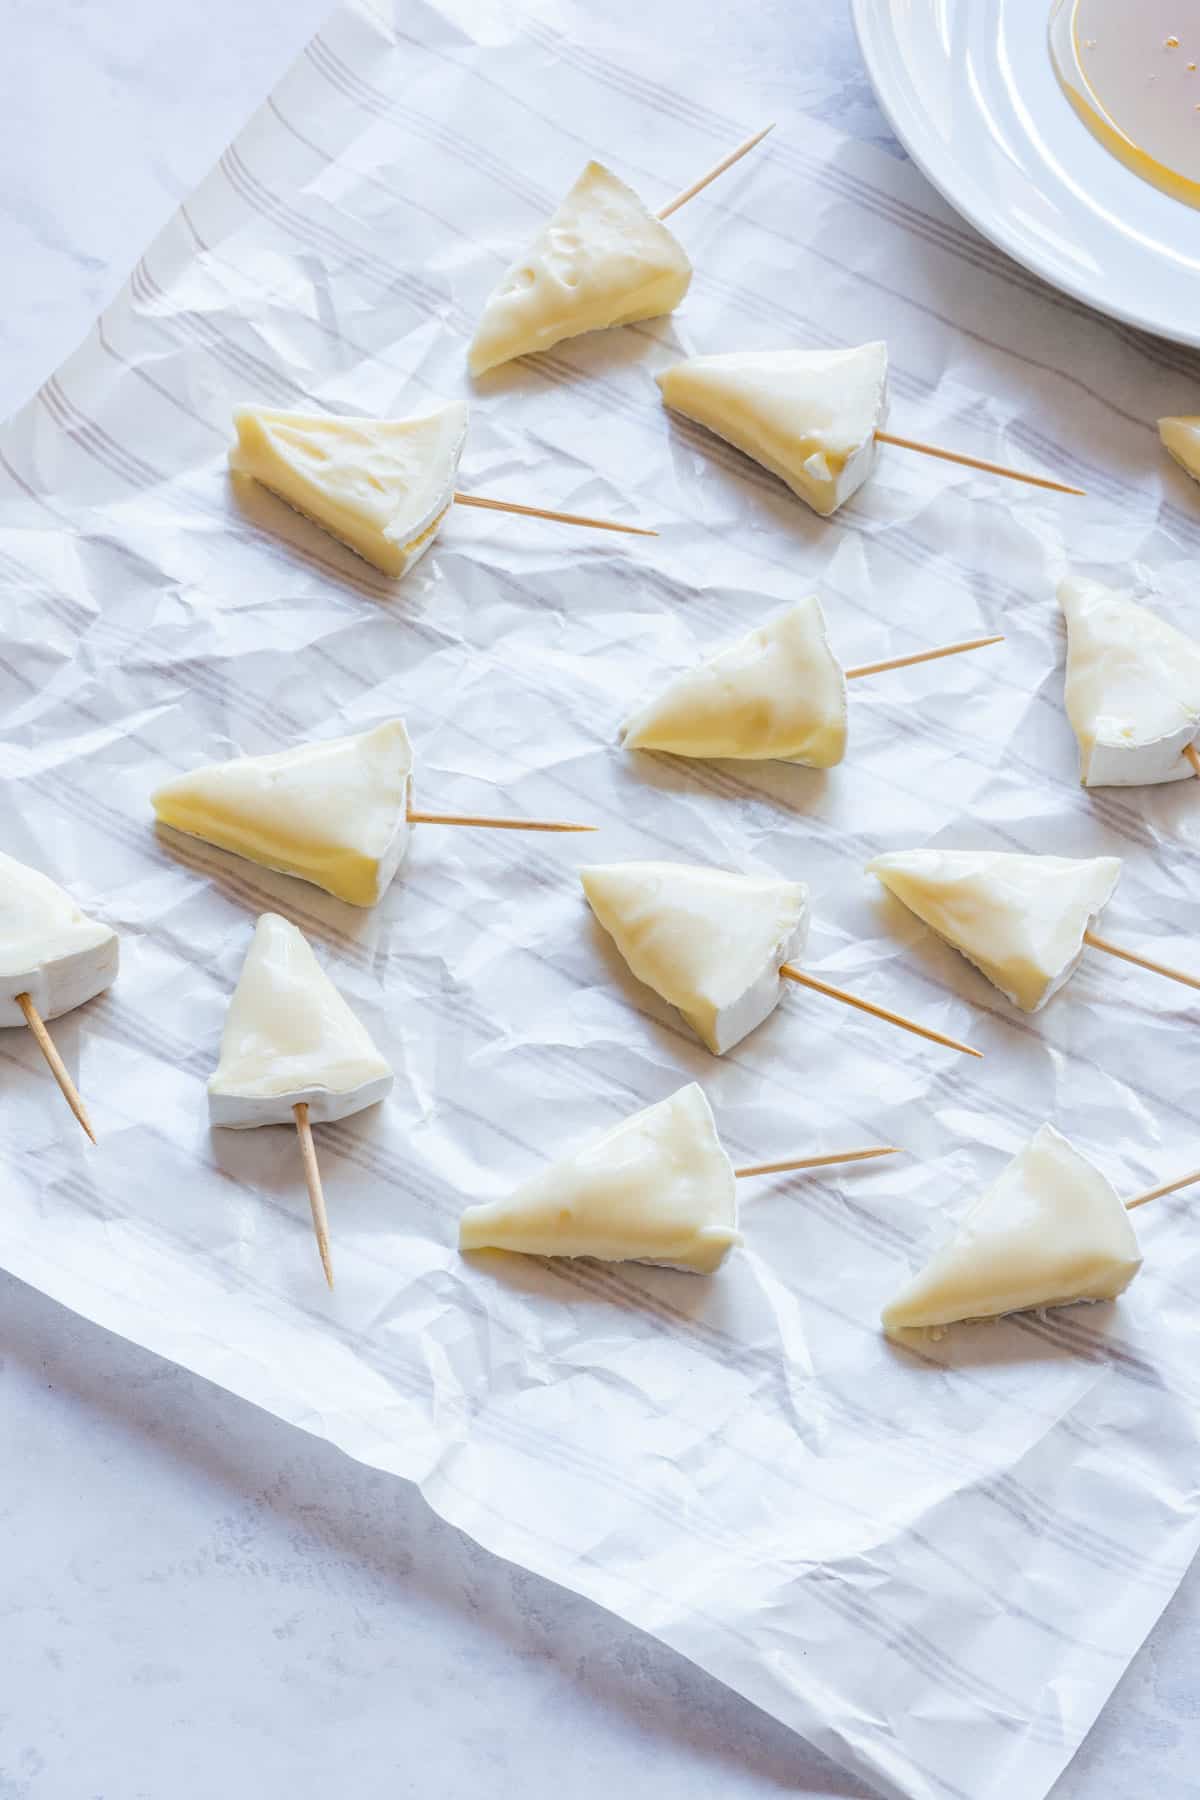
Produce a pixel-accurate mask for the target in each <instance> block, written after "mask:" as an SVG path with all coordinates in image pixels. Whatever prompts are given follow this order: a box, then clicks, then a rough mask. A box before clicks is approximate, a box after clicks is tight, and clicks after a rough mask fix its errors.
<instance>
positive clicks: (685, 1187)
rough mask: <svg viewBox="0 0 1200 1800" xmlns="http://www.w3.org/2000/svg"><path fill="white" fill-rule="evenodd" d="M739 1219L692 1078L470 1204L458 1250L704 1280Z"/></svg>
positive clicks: (727, 1167) (727, 1170)
mask: <svg viewBox="0 0 1200 1800" xmlns="http://www.w3.org/2000/svg"><path fill="white" fill-rule="evenodd" d="M737 1220H738V1209H737V1194H736V1183H735V1180H734V1172H733V1166H732V1164H731V1163H730V1160H729V1158H728V1156H727V1155H726V1154H725V1151H724V1150H723V1149H722V1147H721V1140H720V1138H719V1137H718V1136H717V1128H716V1125H715V1123H714V1121H713V1116H712V1111H711V1108H710V1107H709V1104H708V1101H707V1100H706V1099H705V1097H704V1094H703V1092H702V1091H701V1089H700V1088H698V1087H697V1086H696V1084H695V1082H692V1083H690V1084H689V1085H688V1086H687V1087H682V1088H680V1089H679V1091H678V1092H677V1093H675V1094H672V1095H671V1097H670V1099H668V1100H661V1101H659V1103H658V1104H657V1105H656V1106H648V1107H646V1108H645V1109H644V1110H643V1111H641V1112H637V1113H634V1114H633V1116H632V1117H631V1118H628V1119H623V1120H622V1121H621V1123H620V1124H619V1125H615V1126H613V1128H612V1130H611V1131H606V1132H605V1133H604V1134H603V1136H601V1137H598V1138H594V1139H592V1141H591V1142H590V1143H588V1144H585V1145H584V1146H583V1147H582V1148H581V1149H579V1150H577V1151H575V1152H574V1153H573V1154H572V1155H570V1156H566V1157H563V1158H561V1159H560V1160H559V1161H557V1162H553V1163H550V1164H549V1165H548V1167H546V1168H545V1169H543V1170H542V1171H541V1173H540V1174H538V1175H535V1176H534V1177H533V1178H532V1180H530V1181H527V1182H525V1183H523V1184H522V1186H521V1187H519V1188H518V1189H517V1190H516V1192H515V1193H513V1194H511V1195H510V1196H509V1197H508V1198H507V1199H506V1200H491V1201H488V1202H486V1203H485V1204H483V1205H480V1206H470V1207H468V1208H467V1210H466V1212H465V1213H464V1214H463V1216H462V1222H461V1224H460V1227H459V1247H460V1249H462V1250H516V1251H521V1252H524V1253H525V1254H527V1255H531V1256H595V1257H601V1258H604V1259H605V1260H606V1261H610V1262H625V1261H630V1262H648V1263H658V1264H662V1265H665V1266H666V1267H667V1268H672V1269H686V1270H689V1271H691V1272H692V1273H694V1274H698V1275H708V1274H711V1273H712V1271H713V1270H714V1269H717V1268H719V1267H720V1265H721V1263H722V1262H723V1261H724V1260H725V1257H726V1255H727V1254H728V1252H729V1250H730V1249H732V1247H733V1246H734V1245H735V1244H740V1243H741V1241H742V1240H741V1234H740V1233H739V1231H738V1225H737Z"/></svg>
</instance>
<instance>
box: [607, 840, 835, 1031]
mask: <svg viewBox="0 0 1200 1800" xmlns="http://www.w3.org/2000/svg"><path fill="white" fill-rule="evenodd" d="M580 879H581V880H582V882H583V891H584V893H585V894H586V895H587V897H588V903H589V905H590V906H591V908H592V911H593V912H594V913H595V915H596V917H597V919H598V920H599V921H600V923H601V925H603V927H604V929H605V930H606V931H607V932H609V933H610V934H611V936H612V938H613V941H614V943H615V944H616V946H617V949H618V950H619V951H620V952H621V955H622V956H623V957H624V958H625V961H626V962H627V963H628V964H629V967H630V968H631V969H632V971H633V973H634V974H635V975H636V976H637V978H638V980H639V981H644V982H645V983H646V985H647V987H651V988H653V989H654V991H655V993H656V994H659V995H661V996H662V998H663V999H664V1000H666V1001H668V1002H669V1003H670V1004H671V1005H672V1006H677V1007H678V1008H679V1010H680V1012H681V1013H682V1014H683V1016H684V1018H685V1019H686V1020H687V1022H688V1024H689V1025H690V1026H691V1027H692V1030H693V1031H694V1032H695V1033H696V1034H697V1036H698V1037H700V1038H701V1039H703V1041H704V1043H706V1044H707V1045H708V1048H709V1049H710V1050H711V1051H712V1052H713V1054H714V1055H716V1056H720V1055H723V1054H724V1052H725V1051H726V1050H729V1049H731V1048H732V1047H733V1045H734V1044H736V1043H738V1042H739V1041H740V1040H741V1039H742V1038H744V1037H745V1036H746V1034H747V1032H749V1031H752V1030H753V1029H754V1027H755V1026H756V1025H759V1024H761V1022H762V1020H763V1019H765V1018H766V1016H767V1014H768V1013H769V1012H771V1011H772V1009H773V1008H774V1007H775V1005H776V1004H777V1002H778V1000H779V996H780V993H781V991H782V988H783V982H782V980H781V978H780V974H779V967H780V964H781V963H784V962H787V961H788V960H789V959H790V958H791V957H794V956H799V955H800V954H801V953H802V951H803V948H804V941H805V938H806V937H807V934H808V890H807V888H805V887H804V886H803V884H802V883H801V882H798V881H782V880H780V879H779V878H778V877H777V876H761V875H735V874H730V873H728V872H726V871H725V870H724V869H705V868H697V867H694V866H692V865H690V864H687V863H670V862H630V863H604V864H594V865H593V866H592V867H591V868H586V869H582V870H581V871H580Z"/></svg>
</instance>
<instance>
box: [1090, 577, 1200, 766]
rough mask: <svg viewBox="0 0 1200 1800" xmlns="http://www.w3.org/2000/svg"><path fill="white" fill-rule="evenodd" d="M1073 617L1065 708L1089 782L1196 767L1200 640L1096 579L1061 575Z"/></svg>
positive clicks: (1198, 721) (1198, 724)
mask: <svg viewBox="0 0 1200 1800" xmlns="http://www.w3.org/2000/svg"><path fill="white" fill-rule="evenodd" d="M1058 603H1059V605H1060V606H1061V607H1062V609H1063V614H1064V616H1065V618H1066V621H1067V678H1066V706H1067V717H1068V718H1069V719H1070V721H1071V725H1072V727H1073V729H1074V732H1075V736H1076V737H1077V738H1078V740H1079V776H1080V780H1081V781H1082V782H1083V785H1084V786H1085V787H1141V786H1145V785H1148V784H1149V783H1151V782H1161V781H1182V780H1185V779H1186V778H1187V777H1188V776H1189V775H1191V774H1193V773H1194V771H1193V769H1192V766H1191V764H1190V763H1189V762H1188V760H1187V758H1186V757H1185V756H1184V754H1183V752H1184V750H1185V749H1186V747H1187V746H1188V745H1189V744H1190V743H1192V742H1193V740H1194V739H1195V737H1196V735H1197V733H1198V732H1200V644H1195V643H1193V641H1192V640H1191V638H1188V637H1185V636H1184V634H1183V632H1182V631H1177V630H1176V629H1175V627H1174V626H1173V625H1168V624H1167V623H1166V621H1165V620H1163V619H1159V618H1157V617H1156V616H1155V615H1154V613H1152V612H1150V611H1149V610H1148V609H1147V608H1146V607H1144V606H1138V605H1137V604H1136V603H1135V602H1134V601H1132V600H1128V599H1126V597H1125V596H1124V595H1123V594H1118V593H1114V591H1113V590H1112V588H1107V587H1103V586H1102V585H1101V584H1100V582H1098V581H1083V580H1078V579H1074V578H1073V579H1071V580H1067V581H1063V582H1061V583H1060V584H1059V589H1058Z"/></svg>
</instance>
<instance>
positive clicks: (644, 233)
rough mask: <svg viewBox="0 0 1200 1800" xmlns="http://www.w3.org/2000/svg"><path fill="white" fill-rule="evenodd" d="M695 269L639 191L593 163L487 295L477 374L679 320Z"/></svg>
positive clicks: (473, 357)
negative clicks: (593, 336) (557, 347)
mask: <svg viewBox="0 0 1200 1800" xmlns="http://www.w3.org/2000/svg"><path fill="white" fill-rule="evenodd" d="M691 279H692V265H691V264H690V263H689V261H688V259H687V257H686V255H685V254H684V251H683V248H682V246H681V245H680V244H679V243H678V242H677V240H676V239H675V238H674V237H673V236H672V235H671V233H670V232H669V231H668V230H667V228H666V226H665V225H663V224H662V223H661V222H660V221H659V220H658V219H656V218H655V217H654V215H653V213H651V212H648V211H647V209H646V207H644V206H643V205H642V202H641V201H640V200H639V199H638V197H637V195H636V194H635V193H634V191H633V189H632V188H628V187H626V186H625V183H624V182H623V181H618V180H617V177H616V176H615V175H614V174H613V173H612V172H611V170H609V169H606V168H605V167H604V166H603V164H602V163H598V162H590V163H589V164H588V165H587V167H586V168H585V169H584V171H583V173H582V175H580V177H579V179H578V181H576V183H575V185H574V187H573V188H572V189H571V191H570V193H569V194H568V195H567V197H566V199H565V200H564V201H563V203H562V205H561V206H560V207H559V209H558V211H557V212H556V213H555V214H554V217H553V218H552V219H551V220H550V222H549V224H548V225H547V226H546V227H545V229H544V230H543V231H542V232H541V233H540V234H539V236H538V237H537V238H536V239H535V241H534V243H533V244H532V245H531V246H530V248H529V250H528V251H527V252H526V254H525V256H524V257H523V258H522V259H521V261H520V262H518V263H514V264H513V266H512V267H511V268H510V269H508V270H507V271H506V272H505V274H504V275H503V276H502V278H501V280H500V284H499V286H498V287H497V288H496V289H495V291H494V292H493V293H492V294H491V295H490V296H489V298H488V301H487V304H486V305H485V307H484V310H483V316H482V318H481V319H480V321H479V325H478V328H477V330H476V332H475V337H474V339H473V341H472V343H471V350H470V368H471V373H472V375H482V374H484V372H485V371H486V370H488V369H492V368H495V367H496V365H497V364H498V363H504V362H509V361H510V360H511V359H512V358H513V357H514V356H529V355H531V354H532V353H534V352H535V351H538V350H548V349H549V348H550V346H551V345H552V344H557V343H559V342H560V340H561V339H563V338H569V337H577V336H578V335H579V334H580V333H581V332H584V331H599V330H602V329H603V328H604V327H606V326H609V325H630V324H632V323H633V322H634V321H635V320H636V319H653V318H657V316H658V315H659V314H660V313H668V312H673V311H674V309H675V307H677V306H678V305H679V303H680V301H681V300H682V299H683V297H684V295H685V294H686V293H687V291H688V284H689V282H690V281H691Z"/></svg>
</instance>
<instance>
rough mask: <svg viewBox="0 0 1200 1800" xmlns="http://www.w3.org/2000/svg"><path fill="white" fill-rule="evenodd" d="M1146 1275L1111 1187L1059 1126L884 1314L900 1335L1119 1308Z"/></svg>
mask: <svg viewBox="0 0 1200 1800" xmlns="http://www.w3.org/2000/svg"><path fill="white" fill-rule="evenodd" d="M1141 1266H1142V1258H1141V1254H1140V1252H1139V1250H1138V1244H1137V1238H1136V1236H1135V1235H1134V1230H1133V1226H1132V1224H1131V1223H1130V1219H1129V1214H1128V1213H1127V1212H1126V1210H1125V1208H1124V1206H1123V1205H1122V1203H1121V1199H1120V1196H1119V1195H1118V1193H1117V1191H1116V1189H1115V1188H1114V1187H1113V1185H1112V1183H1111V1182H1110V1181H1109V1180H1108V1178H1107V1177H1106V1176H1105V1175H1103V1174H1102V1173H1101V1172H1100V1170H1099V1169H1097V1168H1096V1167H1095V1165H1094V1164H1093V1163H1090V1162H1089V1161H1088V1159H1087V1157H1086V1156H1084V1155H1083V1154H1082V1153H1081V1152H1080V1151H1078V1150H1077V1149H1076V1148H1075V1147H1074V1145H1073V1144H1071V1143H1069V1142H1068V1140H1067V1139H1066V1138H1065V1137H1063V1136H1062V1134H1061V1133H1060V1132H1058V1131H1056V1130H1055V1129H1054V1127H1053V1125H1043V1126H1042V1128H1041V1130H1040V1131H1038V1132H1037V1133H1036V1134H1035V1136H1034V1137H1033V1138H1031V1139H1030V1141H1029V1143H1028V1144H1026V1146H1025V1148H1024V1149H1023V1150H1021V1151H1020V1152H1019V1154H1018V1155H1017V1156H1015V1157H1014V1158H1013V1160H1012V1161H1011V1162H1010V1163H1009V1165H1008V1167H1007V1168H1006V1169H1005V1170H1004V1172H1003V1174H1002V1175H1001V1176H1000V1178H999V1180H998V1181H996V1182H994V1183H993V1185H992V1186H991V1187H990V1188H988V1189H987V1190H986V1192H985V1193H983V1194H982V1195H981V1196H980V1198H979V1199H978V1200H977V1201H976V1202H975V1204H974V1206H973V1207H972V1208H971V1209H970V1211H969V1212H968V1213H967V1215H966V1217H965V1218H964V1220H963V1221H962V1223H961V1225H959V1227H958V1229H957V1230H956V1231H955V1232H954V1234H953V1236H952V1237H951V1238H950V1240H949V1242H948V1243H947V1244H946V1245H945V1246H944V1247H943V1248H942V1249H941V1250H939V1251H938V1252H937V1253H936V1255H935V1256H934V1257H933V1259H932V1260H931V1261H930V1262H929V1263H928V1264H927V1265H926V1267H925V1268H924V1269H922V1270H921V1272H920V1274H919V1275H917V1276H916V1277H915V1278H914V1280H912V1281H911V1282H910V1283H909V1285H908V1286H907V1287H906V1288H905V1289H904V1291H903V1292H902V1293H900V1294H898V1295H897V1297H896V1298H895V1299H894V1300H893V1301H892V1302H891V1303H890V1305H888V1306H887V1307H885V1308H884V1312H883V1323H884V1326H885V1328H886V1329H887V1330H889V1331H897V1330H903V1329H908V1328H911V1327H916V1326H925V1325H949V1324H952V1323H953V1322H954V1321H956V1320H958V1319H979V1318H992V1317H995V1316H996V1315H998V1314H1001V1313H1010V1312H1024V1311H1026V1310H1028V1309H1029V1308H1030V1307H1037V1306H1066V1305H1067V1304H1068V1303H1069V1302H1071V1301H1074V1300H1112V1299H1115V1297H1116V1296H1117V1295H1118V1294H1119V1293H1121V1292H1122V1291H1123V1290H1124V1289H1125V1288H1127V1287H1128V1286H1129V1283H1130V1282H1131V1281H1132V1280H1133V1278H1134V1276H1135V1275H1136V1274H1137V1272H1138V1270H1139V1269H1140V1268H1141Z"/></svg>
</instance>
